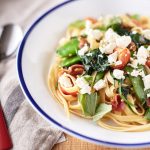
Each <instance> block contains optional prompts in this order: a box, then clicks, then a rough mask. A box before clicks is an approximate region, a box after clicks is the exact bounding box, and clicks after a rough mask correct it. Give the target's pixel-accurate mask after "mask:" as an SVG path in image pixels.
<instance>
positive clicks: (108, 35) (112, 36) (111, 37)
mask: <svg viewBox="0 0 150 150" xmlns="http://www.w3.org/2000/svg"><path fill="white" fill-rule="evenodd" d="M118 37H119V35H118V34H117V33H116V32H114V31H113V30H112V29H111V28H109V29H108V30H107V31H106V32H105V40H106V41H107V42H116V39H117V38H118Z"/></svg>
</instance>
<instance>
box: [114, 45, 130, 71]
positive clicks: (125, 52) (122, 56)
mask: <svg viewBox="0 0 150 150" xmlns="http://www.w3.org/2000/svg"><path fill="white" fill-rule="evenodd" d="M115 51H118V61H120V62H121V63H120V64H117V65H114V66H112V67H113V68H114V69H123V68H124V67H125V66H126V65H127V63H128V62H129V61H130V50H129V49H128V48H123V49H122V48H115Z"/></svg>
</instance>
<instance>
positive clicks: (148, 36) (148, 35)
mask: <svg viewBox="0 0 150 150" xmlns="http://www.w3.org/2000/svg"><path fill="white" fill-rule="evenodd" d="M142 34H143V36H144V37H145V38H146V39H148V40H150V29H145V30H143V31H142Z"/></svg>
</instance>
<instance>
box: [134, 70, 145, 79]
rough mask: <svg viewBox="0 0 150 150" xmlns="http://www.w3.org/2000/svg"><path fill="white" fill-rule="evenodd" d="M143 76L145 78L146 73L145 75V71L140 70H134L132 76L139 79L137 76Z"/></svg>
mask: <svg viewBox="0 0 150 150" xmlns="http://www.w3.org/2000/svg"><path fill="white" fill-rule="evenodd" d="M138 75H139V76H141V77H144V76H145V73H144V71H143V70H141V69H139V70H135V69H134V70H133V71H132V72H131V76H134V77H137V76H138Z"/></svg>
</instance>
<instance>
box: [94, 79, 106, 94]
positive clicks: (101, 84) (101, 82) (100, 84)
mask: <svg viewBox="0 0 150 150" xmlns="http://www.w3.org/2000/svg"><path fill="white" fill-rule="evenodd" d="M104 87H106V83H105V80H102V79H101V80H99V81H98V82H96V83H95V85H94V89H95V90H97V91H98V90H100V89H102V88H104Z"/></svg>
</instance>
